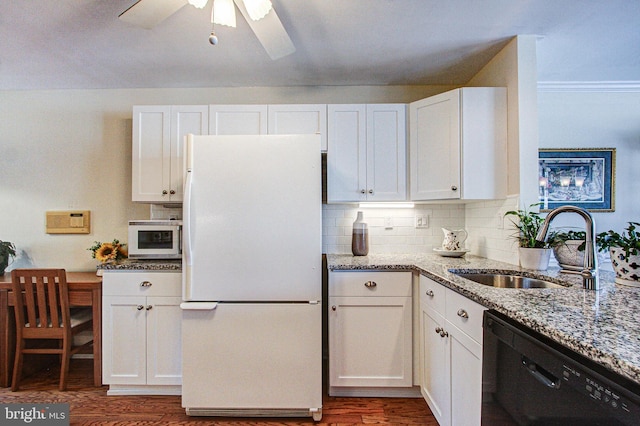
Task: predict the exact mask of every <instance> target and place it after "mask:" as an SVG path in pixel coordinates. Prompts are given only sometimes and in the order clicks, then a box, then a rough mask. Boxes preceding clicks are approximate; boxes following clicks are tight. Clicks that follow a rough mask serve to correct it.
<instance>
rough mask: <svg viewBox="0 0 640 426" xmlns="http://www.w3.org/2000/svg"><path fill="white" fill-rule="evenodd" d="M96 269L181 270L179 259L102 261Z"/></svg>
mask: <svg viewBox="0 0 640 426" xmlns="http://www.w3.org/2000/svg"><path fill="white" fill-rule="evenodd" d="M97 269H98V270H101V269H102V270H119V271H181V270H182V261H181V260H179V259H178V260H136V259H126V260H124V261H122V262H118V263H102V264H100V265H98V266H97Z"/></svg>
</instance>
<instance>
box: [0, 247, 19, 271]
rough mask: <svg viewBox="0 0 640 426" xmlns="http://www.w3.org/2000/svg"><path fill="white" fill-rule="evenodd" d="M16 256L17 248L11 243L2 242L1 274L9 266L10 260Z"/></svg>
mask: <svg viewBox="0 0 640 426" xmlns="http://www.w3.org/2000/svg"><path fill="white" fill-rule="evenodd" d="M15 256H16V246H15V245H13V243H11V242H9V241H2V240H0V274H4V271H5V269H7V266H9V258H10V257H15Z"/></svg>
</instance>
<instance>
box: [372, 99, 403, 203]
mask: <svg viewBox="0 0 640 426" xmlns="http://www.w3.org/2000/svg"><path fill="white" fill-rule="evenodd" d="M405 111H406V106H405V105H404V104H372V105H367V186H366V189H367V201H405V200H406V199H407V136H406V126H407V124H406V112H405Z"/></svg>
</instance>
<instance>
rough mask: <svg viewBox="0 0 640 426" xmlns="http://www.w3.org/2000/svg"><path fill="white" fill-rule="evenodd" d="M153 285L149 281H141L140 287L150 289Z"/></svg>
mask: <svg viewBox="0 0 640 426" xmlns="http://www.w3.org/2000/svg"><path fill="white" fill-rule="evenodd" d="M152 285H153V283H151V282H149V281H142V282H141V283H140V287H151V286H152Z"/></svg>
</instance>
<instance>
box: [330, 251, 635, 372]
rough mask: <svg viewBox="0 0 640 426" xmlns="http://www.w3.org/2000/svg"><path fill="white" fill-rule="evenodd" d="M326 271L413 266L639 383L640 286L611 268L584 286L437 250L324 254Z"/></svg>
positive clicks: (568, 277) (551, 273) (569, 278)
mask: <svg viewBox="0 0 640 426" xmlns="http://www.w3.org/2000/svg"><path fill="white" fill-rule="evenodd" d="M327 267H328V269H329V270H413V271H416V272H418V273H420V274H423V275H425V276H426V277H428V278H430V279H432V280H434V281H436V282H438V283H440V284H442V285H444V286H446V287H448V288H450V289H452V290H454V291H456V292H458V293H460V294H462V295H464V296H466V297H468V298H469V299H471V300H474V301H476V302H478V303H480V304H482V305H484V306H486V307H487V308H490V309H495V310H496V311H498V312H501V313H503V314H505V315H507V316H509V317H511V318H513V319H515V320H516V321H518V322H520V323H522V324H524V325H526V326H528V327H530V328H532V329H533V330H535V331H537V332H539V333H541V334H543V335H545V336H547V337H549V338H551V339H553V340H555V341H557V342H559V343H561V344H562V345H564V346H566V347H568V348H570V349H572V350H574V351H575V352H577V353H579V354H581V355H583V356H585V357H587V358H589V359H591V360H593V361H594V362H596V363H598V364H600V365H602V366H604V367H605V368H607V369H609V370H611V371H614V372H616V373H618V374H620V375H622V376H624V377H626V378H628V379H630V380H632V381H634V382H636V383H638V384H640V333H639V332H638V331H639V330H640V316H639V315H637V311H638V309H639V307H640V288H634V287H626V286H621V285H618V284H615V282H614V278H615V275H614V274H613V272H609V271H600V274H599V276H600V287H601V290H599V291H593V290H584V289H583V288H582V278H581V277H580V276H577V275H573V274H561V273H559V270H558V269H553V268H550V269H549V270H548V271H531V270H525V269H522V268H520V267H518V266H515V265H511V264H508V263H504V262H498V261H493V260H489V259H485V258H481V257H477V256H472V255H466V256H464V257H462V258H451V257H441V256H438V255H435V254H372V255H369V256H359V257H354V256H351V255H346V254H344V255H343V254H329V255H327ZM450 269H481V270H483V271H490V272H498V273H499V272H509V271H527V272H528V273H530V274H531V276H533V277H539V278H542V279H546V280H550V281H556V282H558V281H561V282H563V283H564V284H565V285H566V287H564V288H553V289H551V288H540V289H507V288H494V287H489V286H485V285H482V284H478V283H475V282H473V281H470V280H467V279H464V278H461V277H459V276H457V275H455V274H453V273H451V272H449V270H450Z"/></svg>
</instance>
